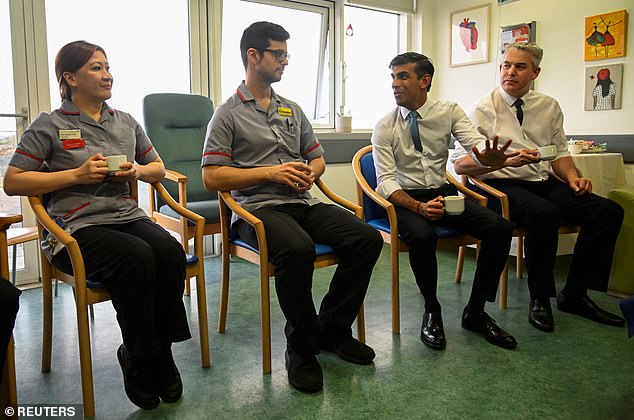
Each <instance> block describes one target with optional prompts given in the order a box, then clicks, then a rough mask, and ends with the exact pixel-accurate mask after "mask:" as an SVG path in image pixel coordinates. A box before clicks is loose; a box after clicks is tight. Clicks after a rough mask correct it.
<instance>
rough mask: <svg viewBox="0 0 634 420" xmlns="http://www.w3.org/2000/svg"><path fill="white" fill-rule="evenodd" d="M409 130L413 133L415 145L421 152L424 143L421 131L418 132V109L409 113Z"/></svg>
mask: <svg viewBox="0 0 634 420" xmlns="http://www.w3.org/2000/svg"><path fill="white" fill-rule="evenodd" d="M409 132H410V134H411V135H412V141H413V142H414V147H415V148H416V150H418V151H419V152H422V151H423V145H422V144H421V142H420V133H419V132H418V112H416V111H412V112H410V113H409Z"/></svg>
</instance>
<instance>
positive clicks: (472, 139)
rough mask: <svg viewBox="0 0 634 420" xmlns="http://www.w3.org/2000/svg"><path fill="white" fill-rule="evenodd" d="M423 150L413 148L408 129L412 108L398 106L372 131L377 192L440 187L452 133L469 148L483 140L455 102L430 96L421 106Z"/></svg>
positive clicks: (389, 192) (442, 183)
mask: <svg viewBox="0 0 634 420" xmlns="http://www.w3.org/2000/svg"><path fill="white" fill-rule="evenodd" d="M416 111H418V114H419V115H420V118H419V119H418V131H419V132H420V137H421V142H422V145H423V150H422V152H418V151H417V150H416V149H415V148H414V143H413V142H412V138H411V135H410V129H409V119H408V116H409V113H410V110H409V109H407V108H404V107H402V106H398V107H396V108H395V109H394V110H392V111H391V112H390V113H389V114H387V115H386V116H385V117H383V118H382V119H381V120H379V122H378V123H377V124H376V126H375V127H374V131H373V132H372V145H373V151H372V153H373V155H374V165H375V168H376V175H377V188H376V191H377V192H378V193H379V195H381V196H382V197H384V198H388V197H389V196H390V195H392V193H394V191H396V190H400V189H403V190H415V189H431V188H438V187H441V186H443V185H445V184H446V183H447V179H446V177H445V170H446V165H447V158H448V154H449V144H450V142H451V135H452V134H453V136H454V137H455V138H456V139H458V141H459V142H460V143H461V144H462V145H463V146H464V147H465V148H467V149H470V148H471V146H472V145H475V144H480V143H481V142H484V140H485V138H484V137H483V136H482V135H481V134H480V133H478V132H477V131H476V130H475V129H474V128H473V125H472V124H471V122H470V121H469V118H468V117H467V115H466V114H465V112H464V111H463V110H462V109H461V108H460V107H459V106H458V105H457V104H455V103H453V102H441V101H438V100H432V99H429V98H428V99H427V101H426V102H425V104H423V106H422V107H420V108H418V109H417V110H416Z"/></svg>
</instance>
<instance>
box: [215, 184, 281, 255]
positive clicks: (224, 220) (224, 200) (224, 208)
mask: <svg viewBox="0 0 634 420" xmlns="http://www.w3.org/2000/svg"><path fill="white" fill-rule="evenodd" d="M218 206H219V207H220V230H221V231H222V244H223V245H222V246H223V252H225V251H224V246H226V244H228V243H229V230H230V229H231V226H230V223H231V220H230V213H229V211H228V210H229V209H230V210H231V211H232V212H234V213H235V214H237V215H238V216H240V217H241V218H242V219H243V220H244V221H245V222H247V223H248V224H250V225H251V226H253V228H254V229H255V235H256V237H257V238H258V249H259V250H260V264H261V265H263V264H265V263H267V262H268V260H269V251H268V246H267V242H266V232H265V230H264V223H262V221H261V220H260V219H258V218H257V217H255V216H254V215H253V214H251V213H249V212H248V211H247V210H245V209H243V208H242V206H241V205H240V204H238V202H237V201H236V200H234V199H233V197H231V193H230V192H229V191H218ZM227 251H228V248H227Z"/></svg>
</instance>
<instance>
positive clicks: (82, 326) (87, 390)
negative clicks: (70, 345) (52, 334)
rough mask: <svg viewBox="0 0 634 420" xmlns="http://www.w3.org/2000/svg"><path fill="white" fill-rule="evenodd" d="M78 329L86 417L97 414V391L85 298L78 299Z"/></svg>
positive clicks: (82, 391)
mask: <svg viewBox="0 0 634 420" xmlns="http://www.w3.org/2000/svg"><path fill="white" fill-rule="evenodd" d="M77 301H78V302H77V329H78V332H79V365H80V370H81V393H82V397H83V401H84V417H94V416H95V393H94V389H93V379H92V356H91V352H90V330H89V327H88V308H87V306H88V305H86V304H85V298H84V299H77Z"/></svg>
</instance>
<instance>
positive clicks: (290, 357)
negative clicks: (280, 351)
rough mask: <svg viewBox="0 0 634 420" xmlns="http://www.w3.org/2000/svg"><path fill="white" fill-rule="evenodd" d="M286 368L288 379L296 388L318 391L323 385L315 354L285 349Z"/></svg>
mask: <svg viewBox="0 0 634 420" xmlns="http://www.w3.org/2000/svg"><path fill="white" fill-rule="evenodd" d="M285 358H286V370H287V371H288V381H289V382H290V383H291V385H293V386H294V387H295V388H296V389H298V390H300V391H304V392H318V391H320V390H321V389H322V388H323V386H324V376H323V373H322V372H321V366H319V362H318V361H317V358H316V357H315V355H313V354H311V355H308V356H304V355H301V354H299V353H296V352H295V351H293V350H291V349H287V350H286V354H285Z"/></svg>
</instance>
